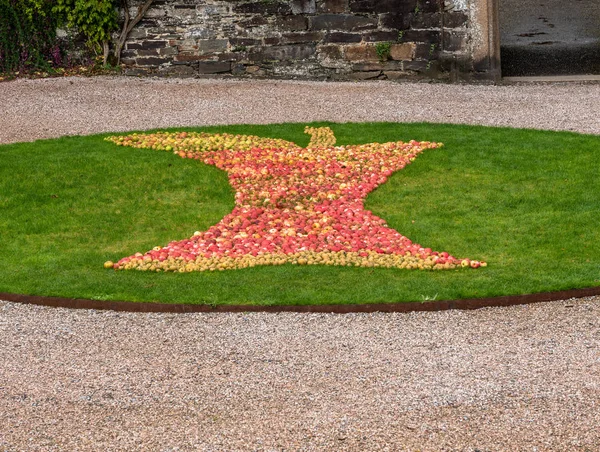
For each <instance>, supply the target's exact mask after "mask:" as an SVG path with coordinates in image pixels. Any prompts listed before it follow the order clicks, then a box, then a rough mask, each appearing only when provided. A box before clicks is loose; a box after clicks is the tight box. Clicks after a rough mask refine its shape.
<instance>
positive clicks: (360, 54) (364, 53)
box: [344, 44, 379, 61]
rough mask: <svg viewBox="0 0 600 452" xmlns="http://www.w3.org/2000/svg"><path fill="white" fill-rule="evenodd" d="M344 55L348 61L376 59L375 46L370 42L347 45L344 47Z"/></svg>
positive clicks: (377, 58) (377, 57)
mask: <svg viewBox="0 0 600 452" xmlns="http://www.w3.org/2000/svg"><path fill="white" fill-rule="evenodd" d="M344 57H345V58H346V60H348V61H378V60H379V56H378V55H377V48H376V47H375V46H374V45H371V44H359V45H349V46H345V47H344Z"/></svg>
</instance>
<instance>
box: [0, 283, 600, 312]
mask: <svg viewBox="0 0 600 452" xmlns="http://www.w3.org/2000/svg"><path fill="white" fill-rule="evenodd" d="M598 295H600V287H590V288H587V289H571V290H563V291H560V292H544V293H536V294H528V295H510V296H503V297H494V298H472V299H465V300H440V301H426V302H423V303H420V302H407V303H372V304H350V305H309V306H296V305H291V306H255V305H248V306H245V305H223V306H210V305H191V304H164V303H148V302H130V301H105V300H84V299H75V298H59V297H44V296H39V295H19V294H11V293H2V292H0V300H5V301H12V302H16V303H23V304H34V305H39V306H49V307H55V308H69V309H101V310H111V311H122V312H163V313H192V312H273V313H277V312H314V313H333V314H348V313H357V312H367V313H368V312H417V311H446V310H449V309H464V310H467V309H480V308H488V307H505V306H515V305H523V304H531V303H541V302H544V301H558V300H568V299H571V298H583V297H591V296H598Z"/></svg>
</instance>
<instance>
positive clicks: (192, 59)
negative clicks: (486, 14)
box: [122, 0, 470, 80]
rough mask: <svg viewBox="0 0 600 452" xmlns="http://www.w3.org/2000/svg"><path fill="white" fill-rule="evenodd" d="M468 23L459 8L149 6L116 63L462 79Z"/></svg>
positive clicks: (364, 0) (230, 2)
mask: <svg viewBox="0 0 600 452" xmlns="http://www.w3.org/2000/svg"><path fill="white" fill-rule="evenodd" d="M137 4H139V3H135V2H133V4H132V8H131V14H132V15H133V14H135V10H136V9H137ZM468 23H469V16H468V11H467V5H466V0H454V1H451V0H446V1H443V0H156V1H155V2H154V4H153V6H152V7H151V8H150V9H149V11H148V13H147V14H146V17H145V18H144V19H143V20H142V21H141V22H140V23H139V24H138V25H137V27H136V28H135V29H134V30H133V31H132V33H131V35H130V39H129V40H128V41H127V43H126V45H125V48H124V51H123V54H122V62H123V63H124V64H125V65H126V66H127V69H126V72H128V73H131V74H145V73H147V74H158V75H177V76H211V75H231V76H238V77H281V78H303V79H354V80H357V79H358V80H367V79H399V78H414V77H447V76H448V75H449V74H450V73H451V71H452V70H454V68H455V67H456V66H457V64H458V66H460V67H461V70H467V71H468V70H469V69H468V67H466V68H465V65H466V66H468V65H469V64H470V63H469V49H468V44H469V27H468ZM457 62H459V63H457Z"/></svg>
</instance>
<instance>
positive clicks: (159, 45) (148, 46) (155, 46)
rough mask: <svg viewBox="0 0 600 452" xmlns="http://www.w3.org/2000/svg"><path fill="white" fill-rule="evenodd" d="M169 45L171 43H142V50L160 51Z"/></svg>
mask: <svg viewBox="0 0 600 452" xmlns="http://www.w3.org/2000/svg"><path fill="white" fill-rule="evenodd" d="M168 45H169V41H149V40H148V41H142V47H141V48H142V49H146V50H147V49H160V48H162V47H166V46H168Z"/></svg>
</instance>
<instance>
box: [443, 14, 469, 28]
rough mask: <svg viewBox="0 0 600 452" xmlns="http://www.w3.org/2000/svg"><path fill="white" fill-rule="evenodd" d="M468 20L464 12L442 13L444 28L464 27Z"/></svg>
mask: <svg viewBox="0 0 600 452" xmlns="http://www.w3.org/2000/svg"><path fill="white" fill-rule="evenodd" d="M468 20H469V16H468V15H467V14H466V13H464V12H451V13H446V14H444V27H445V28H459V27H464V26H466V24H467V21H468Z"/></svg>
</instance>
